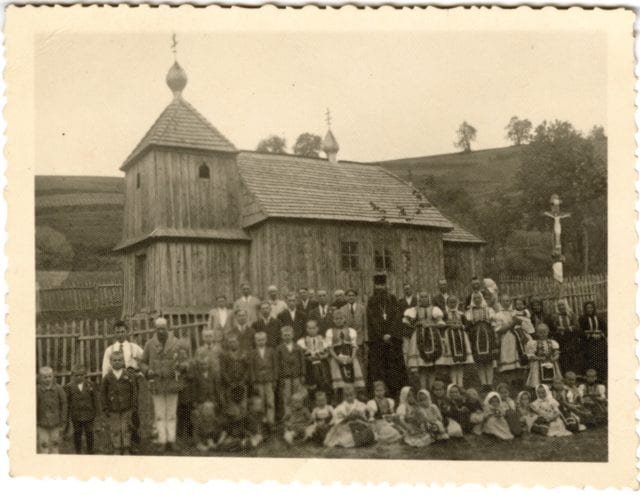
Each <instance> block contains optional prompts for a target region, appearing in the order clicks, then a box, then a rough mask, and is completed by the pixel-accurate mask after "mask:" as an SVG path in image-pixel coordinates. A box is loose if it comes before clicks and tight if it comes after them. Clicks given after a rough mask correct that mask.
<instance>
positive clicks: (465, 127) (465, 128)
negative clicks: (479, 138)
mask: <svg viewBox="0 0 640 495" xmlns="http://www.w3.org/2000/svg"><path fill="white" fill-rule="evenodd" d="M476 134H477V131H476V128H475V127H473V126H472V125H471V124H469V123H467V121H466V120H465V121H464V122H463V123H462V124H460V127H458V130H457V132H456V135H457V136H458V140H457V141H456V142H455V143H453V145H454V146H455V147H456V148H460V149H461V150H462V151H464V152H465V153H468V152H469V151H471V141H475V140H476Z"/></svg>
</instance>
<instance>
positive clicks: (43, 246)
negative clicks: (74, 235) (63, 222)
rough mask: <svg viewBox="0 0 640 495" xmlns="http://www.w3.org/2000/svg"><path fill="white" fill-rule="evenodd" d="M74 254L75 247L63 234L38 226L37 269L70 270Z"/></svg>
mask: <svg viewBox="0 0 640 495" xmlns="http://www.w3.org/2000/svg"><path fill="white" fill-rule="evenodd" d="M73 256H74V253H73V247H71V244H70V243H69V241H68V240H67V238H66V237H65V236H64V235H63V234H61V233H60V232H58V231H57V230H55V229H52V228H51V227H47V226H40V225H38V226H36V270H70V269H71V266H72V263H73Z"/></svg>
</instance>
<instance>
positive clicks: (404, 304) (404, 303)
mask: <svg viewBox="0 0 640 495" xmlns="http://www.w3.org/2000/svg"><path fill="white" fill-rule="evenodd" d="M402 291H403V292H404V295H403V296H402V298H400V299H399V300H398V311H399V313H400V314H401V315H402V314H404V312H405V311H406V310H407V309H409V308H415V307H416V306H417V305H418V297H417V296H416V295H415V294H414V293H413V287H411V284H409V283H407V284H404V285H403V286H402Z"/></svg>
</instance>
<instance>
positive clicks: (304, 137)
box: [293, 132, 322, 158]
mask: <svg viewBox="0 0 640 495" xmlns="http://www.w3.org/2000/svg"><path fill="white" fill-rule="evenodd" d="M321 146H322V138H321V137H320V136H318V135H317V134H311V133H309V132H305V133H303V134H300V135H299V136H298V139H296V143H295V144H294V145H293V154H294V155H300V156H308V157H310V158H318V157H319V156H320V148H321Z"/></svg>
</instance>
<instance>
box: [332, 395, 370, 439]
mask: <svg viewBox="0 0 640 495" xmlns="http://www.w3.org/2000/svg"><path fill="white" fill-rule="evenodd" d="M342 392H343V396H344V400H343V401H342V402H341V403H340V405H338V407H336V408H335V410H334V413H335V414H334V416H333V424H332V426H331V429H330V430H329V432H328V433H327V436H326V438H325V439H324V445H325V446H326V447H345V448H351V447H364V446H367V445H371V444H373V443H374V442H375V435H374V433H373V429H372V428H371V425H370V424H369V421H368V417H367V416H368V414H367V406H366V405H365V404H364V403H362V402H360V401H359V400H357V399H356V390H355V388H354V387H353V385H350V384H346V385H345V386H344V387H343V388H342Z"/></svg>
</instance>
